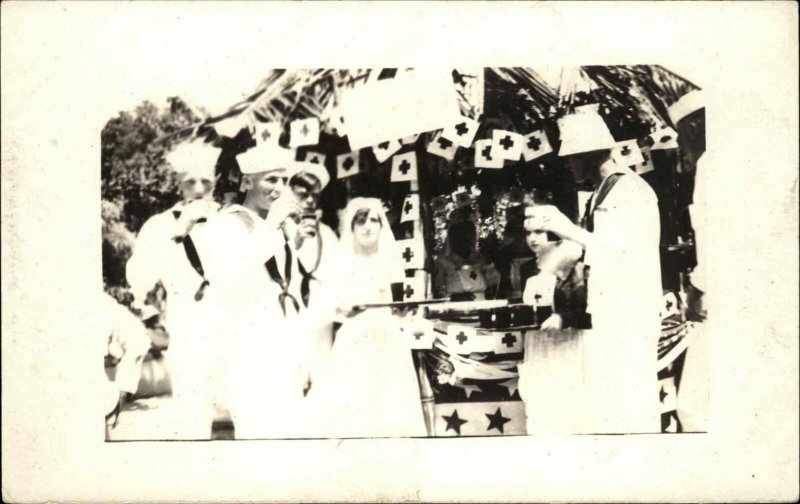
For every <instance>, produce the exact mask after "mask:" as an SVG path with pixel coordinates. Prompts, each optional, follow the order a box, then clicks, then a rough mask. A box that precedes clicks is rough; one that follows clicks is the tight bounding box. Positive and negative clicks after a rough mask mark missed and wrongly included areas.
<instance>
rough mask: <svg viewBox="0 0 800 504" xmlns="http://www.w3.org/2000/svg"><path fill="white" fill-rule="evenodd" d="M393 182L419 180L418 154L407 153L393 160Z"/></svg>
mask: <svg viewBox="0 0 800 504" xmlns="http://www.w3.org/2000/svg"><path fill="white" fill-rule="evenodd" d="M390 180H391V181H392V182H408V181H412V180H417V153H416V152H413V151H412V152H405V153H403V154H398V155H396V156H395V157H393V158H392V174H391V177H390Z"/></svg>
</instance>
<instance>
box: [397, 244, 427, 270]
mask: <svg viewBox="0 0 800 504" xmlns="http://www.w3.org/2000/svg"><path fill="white" fill-rule="evenodd" d="M397 247H398V251H399V253H400V259H401V261H402V264H403V268H405V269H422V268H423V267H424V266H425V247H424V245H423V244H422V242H421V241H420V240H417V239H415V238H409V239H406V240H398V241H397Z"/></svg>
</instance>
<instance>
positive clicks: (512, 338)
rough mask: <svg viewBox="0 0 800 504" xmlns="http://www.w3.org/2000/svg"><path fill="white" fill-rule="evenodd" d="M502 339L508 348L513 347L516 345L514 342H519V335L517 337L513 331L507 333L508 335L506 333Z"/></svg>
mask: <svg viewBox="0 0 800 504" xmlns="http://www.w3.org/2000/svg"><path fill="white" fill-rule="evenodd" d="M501 341H502V342H503V343H504V344H505V345H506V346H507V347H508V348H511V347H512V346H514V343H516V342H517V337H516V336H514V335H513V334H511V333H506V335H505V336H503V339H502V340H501Z"/></svg>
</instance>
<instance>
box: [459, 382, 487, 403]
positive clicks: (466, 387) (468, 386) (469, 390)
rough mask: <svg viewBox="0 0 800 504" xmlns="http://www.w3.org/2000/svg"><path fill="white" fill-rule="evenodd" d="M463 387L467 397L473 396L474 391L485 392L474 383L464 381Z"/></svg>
mask: <svg viewBox="0 0 800 504" xmlns="http://www.w3.org/2000/svg"><path fill="white" fill-rule="evenodd" d="M461 387H462V388H463V389H464V392H466V394H467V399H469V398H470V397H472V394H473V393H474V392H483V390H481V388H480V387H479V386H477V385H475V384H472V383H462V384H461Z"/></svg>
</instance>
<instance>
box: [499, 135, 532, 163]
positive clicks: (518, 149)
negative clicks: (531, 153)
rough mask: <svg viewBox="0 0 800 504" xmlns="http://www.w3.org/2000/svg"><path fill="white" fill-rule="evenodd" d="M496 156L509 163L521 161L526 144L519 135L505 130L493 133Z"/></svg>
mask: <svg viewBox="0 0 800 504" xmlns="http://www.w3.org/2000/svg"><path fill="white" fill-rule="evenodd" d="M492 142H493V143H494V154H495V155H498V156H500V157H501V158H503V159H508V160H509V161H519V158H520V156H522V144H523V143H525V140H524V139H523V136H522V135H520V134H519V133H514V132H512V131H505V130H494V131H492Z"/></svg>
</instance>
